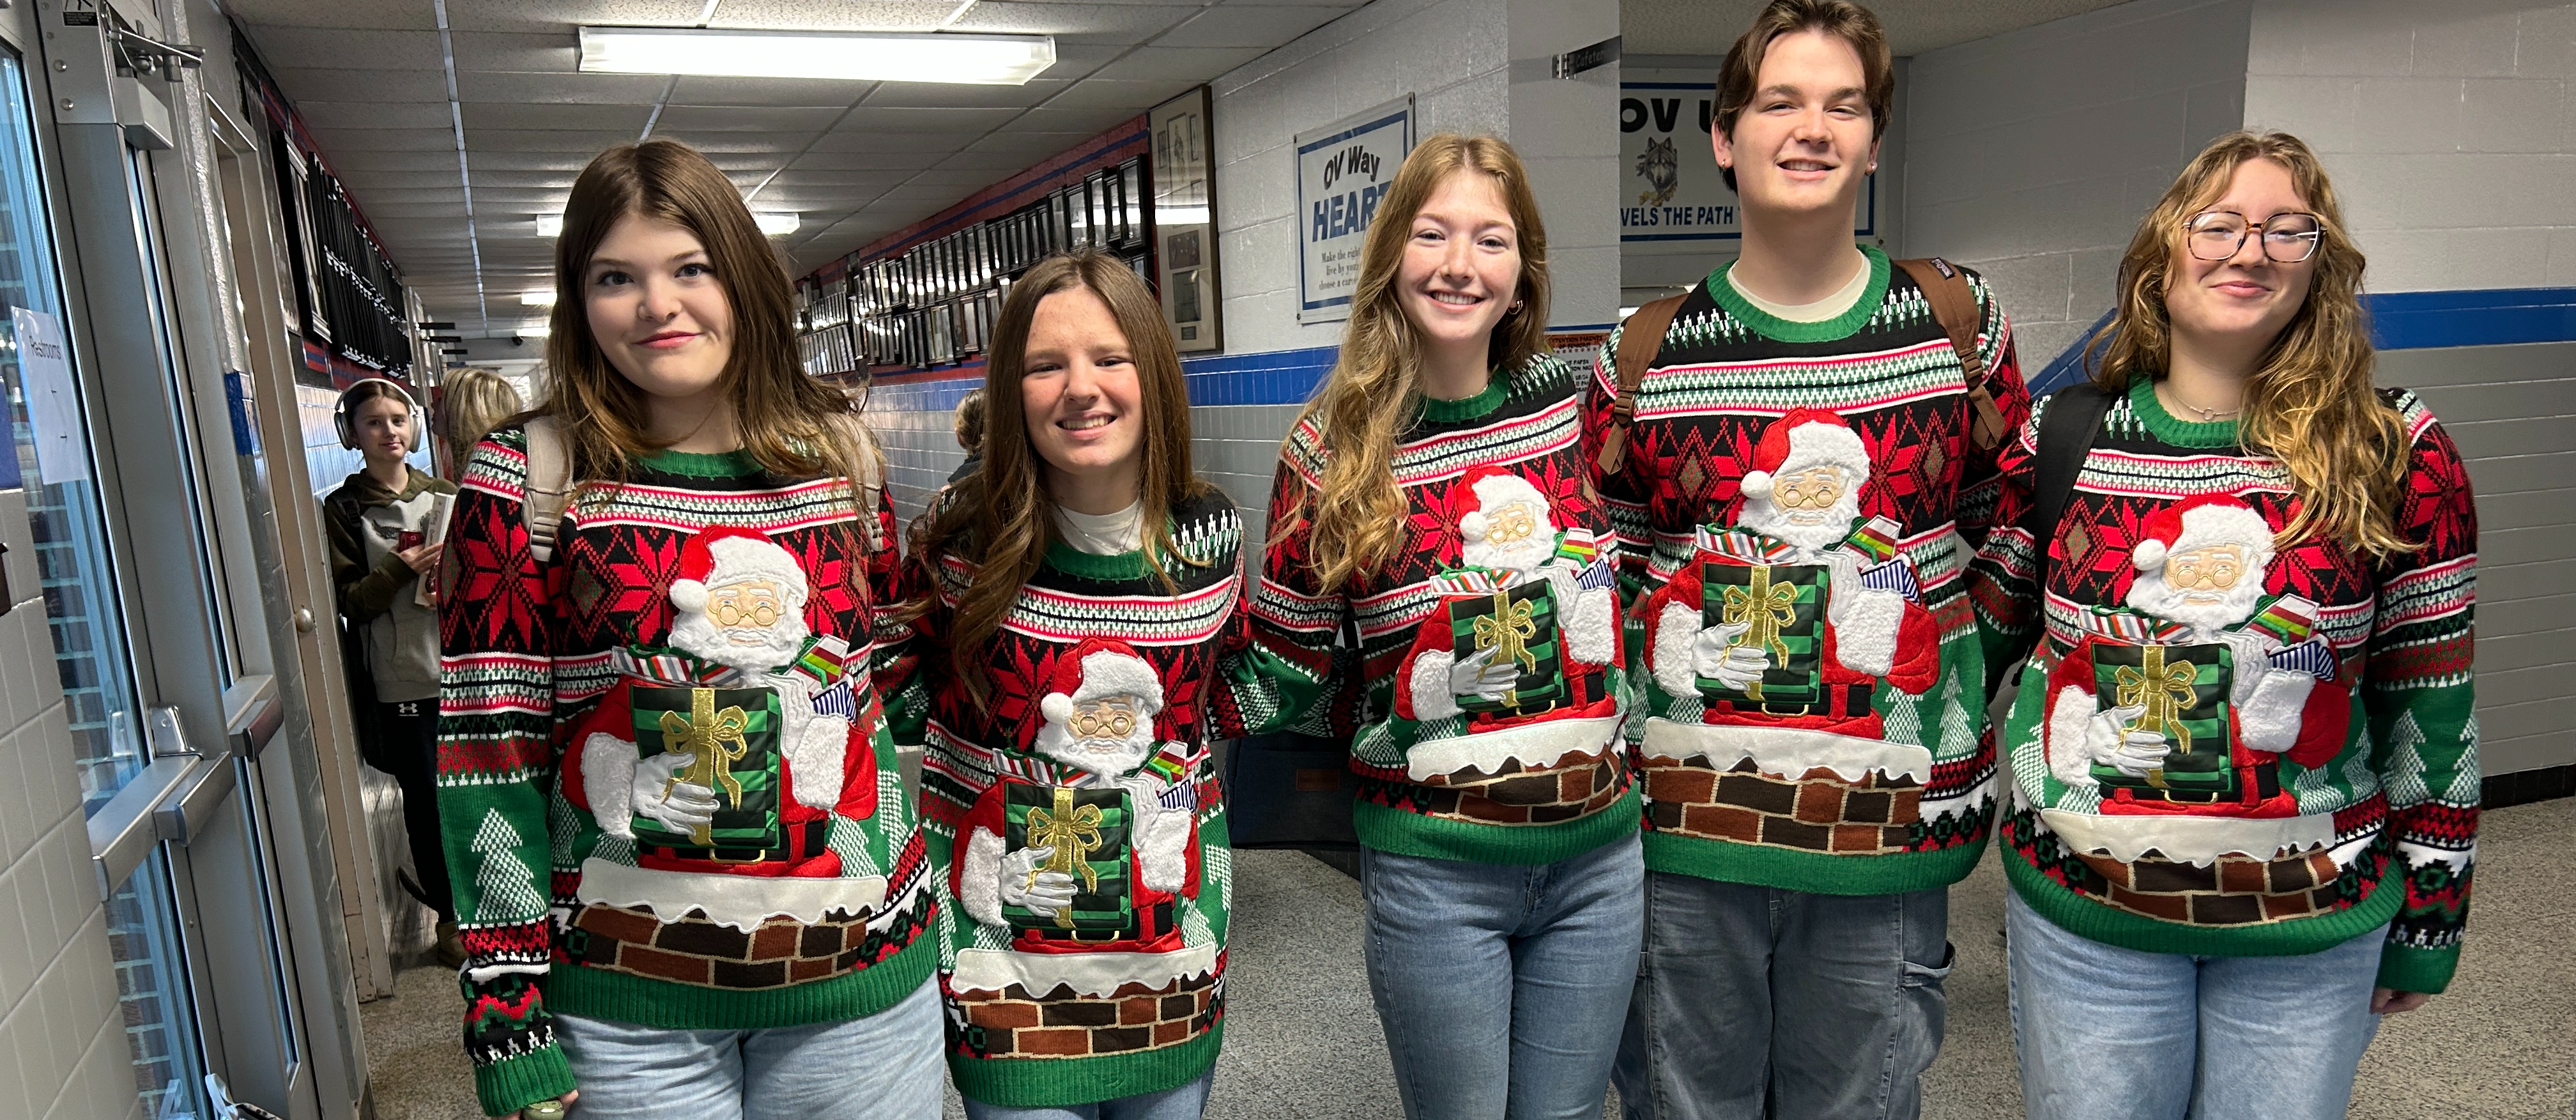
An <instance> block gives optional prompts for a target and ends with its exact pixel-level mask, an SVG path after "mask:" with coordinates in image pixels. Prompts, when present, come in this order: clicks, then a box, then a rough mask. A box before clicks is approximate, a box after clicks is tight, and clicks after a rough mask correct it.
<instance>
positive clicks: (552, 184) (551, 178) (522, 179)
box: [471, 163, 580, 195]
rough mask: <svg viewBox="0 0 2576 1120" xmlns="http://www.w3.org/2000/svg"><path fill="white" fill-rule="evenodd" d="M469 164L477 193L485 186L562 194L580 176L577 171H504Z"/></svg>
mask: <svg viewBox="0 0 2576 1120" xmlns="http://www.w3.org/2000/svg"><path fill="white" fill-rule="evenodd" d="M471 166H472V167H473V168H474V193H476V194H478V195H479V194H481V193H483V191H484V189H485V188H497V189H501V190H549V191H553V192H554V193H556V194H562V193H564V192H566V191H570V190H571V189H572V183H573V180H574V179H576V178H579V177H580V173H579V172H578V171H504V170H501V169H500V168H497V167H495V168H486V167H484V166H483V165H482V164H480V163H475V164H472V165H471Z"/></svg>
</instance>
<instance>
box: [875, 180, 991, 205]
mask: <svg viewBox="0 0 2576 1120" xmlns="http://www.w3.org/2000/svg"><path fill="white" fill-rule="evenodd" d="M973 193H975V192H974V191H973V190H970V189H967V188H963V187H955V186H946V185H942V184H937V183H905V184H904V185H902V186H899V187H888V188H886V192H885V193H884V194H881V195H878V196H877V198H878V200H879V201H880V202H917V201H925V200H927V201H932V202H936V203H938V204H939V206H940V207H946V206H947V205H949V204H950V203H953V202H956V201H957V200H959V199H961V198H964V197H966V196H967V195H970V194H973Z"/></svg>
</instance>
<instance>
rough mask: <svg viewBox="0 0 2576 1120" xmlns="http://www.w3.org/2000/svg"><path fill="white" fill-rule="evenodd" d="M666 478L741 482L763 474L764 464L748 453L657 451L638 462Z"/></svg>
mask: <svg viewBox="0 0 2576 1120" xmlns="http://www.w3.org/2000/svg"><path fill="white" fill-rule="evenodd" d="M636 462H638V463H641V464H643V465H645V466H648V467H651V468H653V469H654V470H657V471H660V472H662V473H664V474H683V475H688V476H689V477H691V478H741V477H743V476H745V475H753V474H759V473H760V461H759V460H757V459H754V458H752V457H751V453H750V452H748V451H718V452H713V453H709V452H700V451H669V450H664V451H656V452H654V453H652V454H650V455H647V456H644V457H643V458H641V459H638V460H636Z"/></svg>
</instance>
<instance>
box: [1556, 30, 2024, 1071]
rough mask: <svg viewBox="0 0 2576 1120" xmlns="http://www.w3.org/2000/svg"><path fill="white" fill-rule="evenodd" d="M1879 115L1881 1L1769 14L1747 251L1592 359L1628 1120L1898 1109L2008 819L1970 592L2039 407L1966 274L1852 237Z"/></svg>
mask: <svg viewBox="0 0 2576 1120" xmlns="http://www.w3.org/2000/svg"><path fill="white" fill-rule="evenodd" d="M1894 90H1895V78H1894V71H1893V69H1892V66H1891V63H1890V61H1889V58H1888V51H1887V42H1886V36H1885V34H1884V33H1883V32H1882V31H1881V29H1880V26H1879V23H1878V19H1877V17H1876V16H1874V15H1872V14H1871V13H1870V12H1869V11H1868V10H1867V9H1864V8H1861V7H1859V6H1857V5H1854V4H1850V3H1845V2H1842V0H1776V2H1774V3H1772V4H1770V5H1769V6H1768V7H1766V8H1764V9H1763V10H1762V12H1761V14H1760V15H1758V16H1757V17H1755V19H1754V22H1753V26H1752V27H1751V28H1750V29H1749V30H1747V31H1746V32H1745V33H1744V35H1743V37H1741V38H1739V39H1738V40H1736V43H1735V46H1734V49H1733V50H1731V51H1729V52H1728V54H1727V56H1726V62H1725V64H1724V66H1723V67H1722V68H1721V70H1720V72H1719V78H1718V83H1717V87H1716V99H1715V110H1716V112H1715V117H1714V121H1713V124H1714V127H1713V128H1712V130H1711V136H1712V143H1713V147H1714V149H1715V155H1716V158H1717V164H1718V167H1719V169H1720V172H1721V173H1722V174H1723V175H1724V176H1725V178H1726V180H1727V183H1728V185H1729V186H1730V187H1732V188H1734V189H1735V191H1736V192H1737V194H1738V196H1739V198H1740V201H1741V207H1742V208H1741V215H1742V228H1743V240H1742V242H1741V244H1742V255H1741V256H1739V257H1737V258H1736V259H1735V260H1732V261H1728V262H1724V263H1721V264H1720V265H1719V266H1718V267H1717V268H1716V269H1715V270H1713V271H1711V272H1710V273H1709V276H1708V279H1707V280H1706V281H1705V282H1704V283H1702V284H1699V285H1697V286H1695V287H1694V288H1692V289H1691V290H1690V291H1689V292H1688V293H1687V294H1686V295H1683V296H1681V297H1678V303H1677V306H1676V305H1675V304H1671V303H1662V302H1660V301H1659V302H1658V303H1657V304H1650V305H1648V308H1645V309H1640V311H1639V313H1638V314H1637V315H1636V316H1635V317H1633V318H1631V319H1630V320H1629V321H1628V322H1627V323H1625V324H1623V325H1622V326H1621V327H1620V328H1618V329H1617V330H1616V331H1614V332H1613V333H1612V335H1611V337H1610V339H1609V340H1608V342H1607V343H1606V344H1605V345H1604V346H1603V347H1602V348H1601V351H1600V356H1599V359H1598V360H1597V361H1596V362H1595V364H1594V367H1593V370H1594V376H1593V379H1592V385H1591V393H1590V395H1589V398H1588V401H1587V419H1586V425H1585V440H1586V445H1585V447H1586V457H1587V460H1588V462H1589V464H1590V466H1591V469H1592V474H1593V477H1592V482H1593V485H1594V486H1595V487H1596V488H1597V490H1598V491H1599V493H1600V494H1601V497H1602V500H1603V501H1604V502H1605V503H1607V505H1608V506H1609V514H1610V519H1611V522H1612V523H1613V524H1614V525H1616V526H1617V527H1618V532H1619V543H1620V546H1621V547H1620V552H1621V561H1622V564H1623V565H1624V567H1625V569H1626V571H1625V574H1626V577H1627V579H1628V580H1629V581H1630V582H1631V584H1632V585H1633V587H1634V594H1633V601H1634V603H1635V607H1634V609H1633V611H1632V621H1633V623H1634V629H1633V630H1632V631H1631V635H1632V643H1633V644H1632V645H1631V646H1630V649H1629V655H1630V657H1631V658H1632V665H1633V666H1634V667H1633V668H1632V670H1631V672H1630V674H1629V676H1630V680H1631V681H1632V682H1634V683H1635V685H1636V686H1637V689H1638V694H1639V696H1640V698H1641V699H1640V706H1641V707H1642V708H1643V709H1644V710H1643V712H1642V713H1641V716H1642V718H1639V719H1635V720H1632V721H1631V722H1630V724H1629V732H1630V735H1631V741H1632V743H1633V745H1634V747H1635V749H1636V752H1637V763H1638V767H1639V773H1640V775H1641V777H1642V784H1643V785H1644V787H1645V802H1646V826H1645V827H1646V832H1645V837H1644V843H1645V853H1646V866H1647V868H1648V870H1649V872H1650V874H1649V875H1648V877H1647V879H1648V882H1647V887H1646V897H1647V901H1646V913H1647V919H1646V940H1645V951H1644V961H1643V963H1642V966H1641V967H1640V969H1639V970H1638V976H1637V982H1636V997H1635V1002H1634V1004H1633V1005H1632V1007H1631V1009H1630V1012H1629V1018H1628V1022H1627V1030H1626V1037H1625V1039H1624V1041H1623V1043H1622V1047H1621V1054H1620V1063H1619V1075H1618V1085H1619V1093H1620V1098H1621V1100H1622V1101H1623V1102H1624V1104H1625V1107H1626V1108H1627V1110H1628V1114H1629V1115H1630V1116H1631V1117H1641V1118H1647V1120H1701V1118H1729V1120H1733V1118H1742V1120H1753V1118H1757V1117H1762V1116H1767V1115H1777V1116H1797V1117H1808V1116H1832V1117H1855V1118H1857V1117H1894V1118H1903V1117H1912V1116H1915V1115H1917V1114H1918V1112H1919V1111H1920V1109H1921V1107H1922V1091H1921V1084H1920V1077H1921V1074H1922V1072H1923V1070H1924V1069H1925V1067H1927V1066H1929V1065H1930V1064H1931V1063H1932V1059H1933V1056H1934V1055H1935V1054H1936V1053H1937V1052H1938V1051H1939V1049H1940V1043H1941V1032H1942V1027H1943V1019H1944V1016H1945V1011H1946V1007H1945V1004H1944V1001H1943V996H1942V991H1941V984H1942V980H1943V978H1944V977H1945V976H1946V975H1947V974H1948V973H1949V970H1950V965H1951V954H1950V947H1949V942H1948V940H1947V934H1948V928H1949V919H1948V914H1949V910H1948V906H1949V886H1950V884H1951V883H1954V882H1957V881H1958V880H1959V879H1961V878H1963V877H1965V876H1966V875H1967V874H1968V872H1969V870H1970V869H1971V868H1973V867H1974V866H1975V865H1976V861H1977V858H1978V856H1979V855H1980V854H1981V853H1982V852H1984V850H1985V845H1986V838H1987V834H1988V832H1989V830H1990V828H1991V826H1992V822H1993V819H1994V799H1993V792H1994V780H1993V779H1994V772H1995V764H1994V758H1993V754H1992V748H1991V746H1990V745H1989V744H1988V743H1987V741H1986V740H1985V739H1984V738H1983V736H1982V731H1983V729H1984V723H1985V716H1984V707H1983V705H1982V703H1981V701H1982V700H1983V698H1984V694H1983V693H1982V692H1981V691H1980V689H1981V688H1982V686H1983V684H1984V682H1985V670H1984V666H1983V663H1982V661H1981V660H1980V654H1981V649H1980V647H1979V645H1978V641H1977V630H1976V626H1975V624H1974V619H1973V617H1972V612H1971V611H1970V609H1969V606H1968V603H1967V599H1966V597H1965V591H1966V583H1965V581H1964V580H1962V579H1961V578H1960V577H1959V573H1960V571H1961V570H1962V569H1963V568H1964V566H1965V564H1966V561H1967V559H1968V557H1969V555H1970V554H1971V550H1972V549H1973V548H1974V547H1975V545H1976V543H1977V542H1978V541H1979V540H1981V539H1983V537H1984V536H1985V532H1986V525H1987V523H1988V521H1989V519H1990V511H1991V510H1992V508H1993V504H1994V503H1993V495H1994V489H1995V470H1996V468H1995V448H1996V446H1998V445H1999V444H2000V443H2001V441H2002V438H2003V437H2004V436H2005V435H2007V434H2009V432H2010V431H2011V425H2014V424H2018V423H2019V421H2020V419H2021V417H2022V415H2023V413H2024V412H2025V411H2026V409H2027V393H2026V391H2025V390H2024V389H2023V388H2022V380H2021V375H2020V371H2019V370H2018V369H2017V368H2016V366H2015V362H2014V356H2013V346H2012V333H2011V329H2010V327H2009V325H2008V324H2007V323H2006V321H2005V318H2004V314H2003V310H2002V308H2001V307H2000V306H1998V304H1997V303H1996V301H1995V299H1994V297H1993V293H1992V290H1991V288H1990V287H1989V286H1988V285H1987V284H1986V283H1985V281H1984V280H1983V279H1982V278H1980V277H1978V276H1976V275H1975V274H1974V273H1972V272H1967V271H1966V270H1961V269H1956V268H1954V267H1951V266H1948V265H1946V264H1942V262H1937V261H1934V262H1928V263H1929V264H1940V265H1941V267H1942V270H1943V271H1940V272H1938V273H1937V274H1936V275H1934V276H1933V278H1932V279H1928V280H1927V279H1918V277H1917V274H1916V272H1915V270H1914V268H1912V267H1899V262H1892V261H1890V260H1889V259H1888V257H1887V255H1886V254H1884V253H1882V252H1880V251H1879V250H1878V249H1876V248H1875V247H1871V246H1866V245H1858V244H1855V243H1854V241H1853V237H1852V224H1853V217H1854V208H1855V206H1856V205H1857V203H1858V202H1859V200H1860V198H1861V195H1862V193H1863V192H1864V191H1865V190H1867V189H1868V187H1869V176H1870V173H1871V172H1872V171H1874V170H1876V169H1877V166H1878V154H1879V149H1878V145H1879V138H1880V137H1881V136H1882V135H1883V134H1884V132H1885V131H1886V128H1887V124H1888V120H1889V112H1890V108H1891V106H1890V101H1891V98H1892V97H1893V95H1894ZM1943 306H1948V307H1950V308H1952V309H1953V310H1951V311H1950V312H1947V313H1944V312H1942V311H1939V310H1936V309H1937V308H1940V307H1943ZM1650 309H1651V310H1654V311H1655V312H1656V314H1655V315H1649V314H1648V313H1647V312H1648V310H1650ZM1658 319H1660V320H1661V321H1660V322H1656V320H1658ZM1951 320H1955V322H1953V321H1951ZM1644 324H1652V325H1644ZM1639 332H1646V333H1644V334H1640V333H1639ZM1632 335H1634V336H1636V337H1631V336H1632ZM1631 348H1634V353H1633V354H1631V353H1628V352H1627V351H1628V350H1630V349H1631ZM1623 367H1624V368H1623Z"/></svg>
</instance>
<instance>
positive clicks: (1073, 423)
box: [1056, 416, 1110, 432]
mask: <svg viewBox="0 0 2576 1120" xmlns="http://www.w3.org/2000/svg"><path fill="white" fill-rule="evenodd" d="M1109 420H1110V418H1109V417H1106V416H1083V417H1078V418H1076V419H1072V420H1067V421H1065V422H1064V423H1062V424H1058V425H1056V426H1057V427H1060V428H1063V429H1065V430H1066V431H1069V432H1080V431H1086V430H1089V429H1092V428H1098V427H1102V426H1104V425H1106V424H1108V423H1109Z"/></svg>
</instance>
